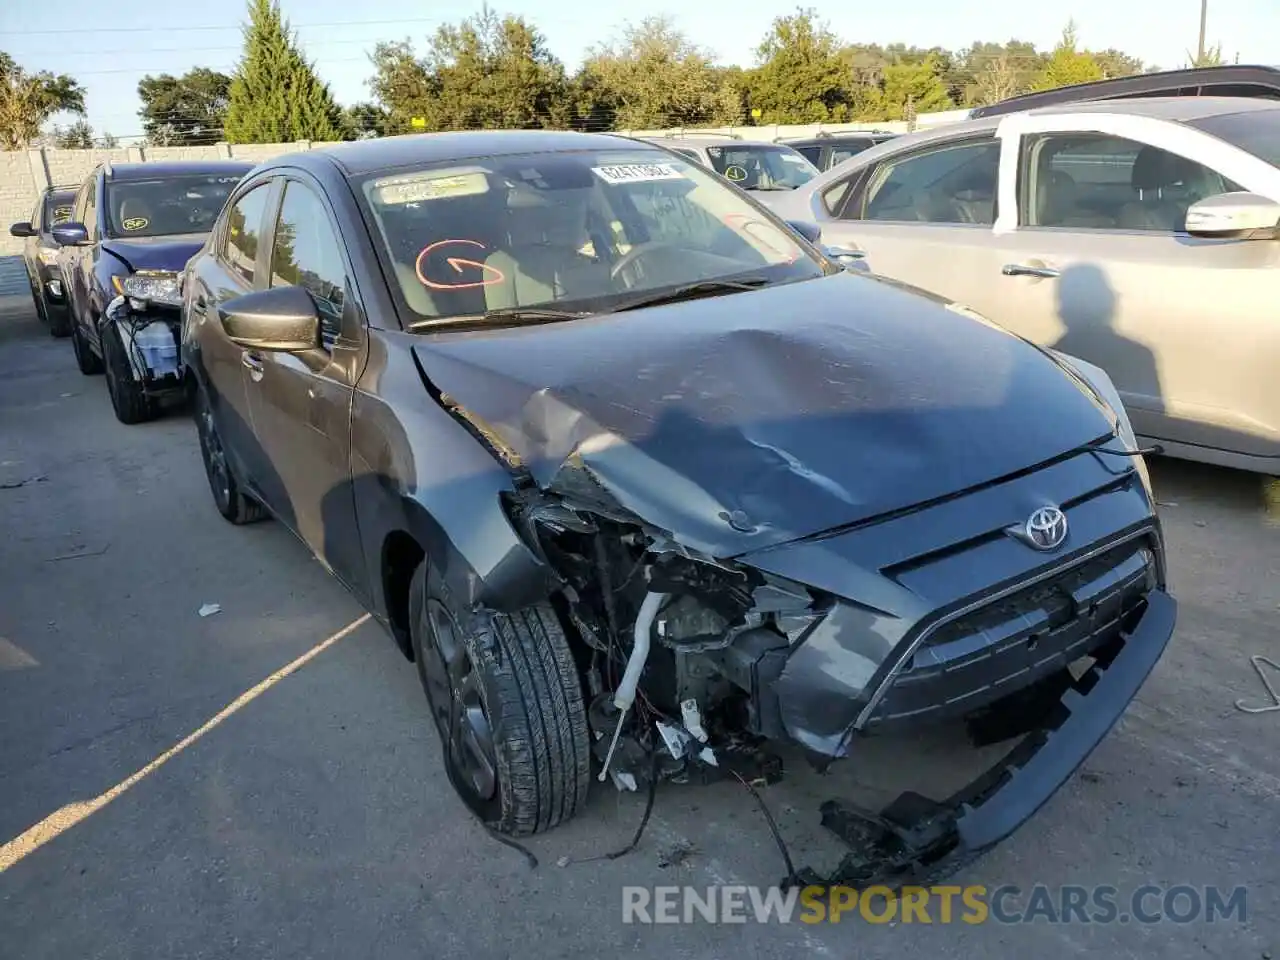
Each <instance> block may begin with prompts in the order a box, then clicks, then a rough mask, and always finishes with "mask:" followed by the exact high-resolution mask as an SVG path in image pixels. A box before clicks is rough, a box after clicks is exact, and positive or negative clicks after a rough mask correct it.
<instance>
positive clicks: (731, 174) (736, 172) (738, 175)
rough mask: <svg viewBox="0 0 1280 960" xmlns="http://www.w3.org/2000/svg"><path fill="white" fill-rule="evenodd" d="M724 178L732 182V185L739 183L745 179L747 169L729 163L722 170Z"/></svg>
mask: <svg viewBox="0 0 1280 960" xmlns="http://www.w3.org/2000/svg"><path fill="white" fill-rule="evenodd" d="M724 178H725V179H726V180H732V181H733V182H734V183H740V182H741V181H743V180H745V179H747V168H746V167H740V166H738V165H737V164H736V163H731V164H729V166H727V167H725V168H724Z"/></svg>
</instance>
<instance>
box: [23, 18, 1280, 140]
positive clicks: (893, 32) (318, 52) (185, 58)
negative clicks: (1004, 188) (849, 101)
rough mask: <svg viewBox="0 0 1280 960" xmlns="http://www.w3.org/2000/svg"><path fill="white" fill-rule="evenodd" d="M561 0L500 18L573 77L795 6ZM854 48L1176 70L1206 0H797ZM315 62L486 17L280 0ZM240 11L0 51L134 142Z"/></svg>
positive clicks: (356, 92)
mask: <svg viewBox="0 0 1280 960" xmlns="http://www.w3.org/2000/svg"><path fill="white" fill-rule="evenodd" d="M578 2H581V3H583V6H581V7H579V8H578V9H577V10H575V9H574V7H573V6H572V5H571V4H570V3H557V2H555V0H494V2H493V3H492V6H493V7H494V8H495V9H496V11H497V12H498V13H499V14H508V13H509V14H518V15H521V16H523V17H525V18H526V19H527V20H528V21H530V22H531V23H533V24H534V25H535V26H537V27H538V29H540V30H541V31H542V33H543V35H544V36H545V37H546V38H547V41H548V44H549V46H550V48H551V50H552V52H553V53H555V54H556V55H557V56H558V57H559V58H560V59H561V60H563V61H564V62H565V64H566V65H567V66H568V67H569V68H570V69H571V70H572V69H573V68H574V67H576V66H577V64H578V63H580V62H581V60H582V58H583V56H584V53H585V52H586V51H587V50H588V49H589V48H590V47H591V46H593V45H594V44H597V43H599V42H601V41H605V40H608V39H611V38H612V37H614V36H616V35H617V32H618V30H619V29H620V28H621V27H622V26H623V25H624V24H625V23H626V22H628V21H631V22H634V21H638V20H640V19H642V18H644V17H646V16H657V15H667V16H669V17H670V18H671V19H672V20H673V21H674V22H675V24H676V26H677V27H678V28H679V29H681V30H682V31H684V33H685V34H686V35H687V36H688V37H689V38H690V39H691V40H693V41H694V42H695V43H698V44H700V45H701V46H703V47H704V48H706V49H708V50H710V51H711V52H712V53H713V55H714V56H715V57H716V58H717V59H718V60H719V61H720V62H722V63H738V64H741V65H743V66H749V65H750V64H751V63H752V62H753V51H754V48H755V46H756V45H757V44H758V43H759V41H760V39H761V38H762V37H763V36H764V34H765V33H766V32H767V31H768V29H769V25H770V23H771V22H772V20H773V19H774V17H777V16H780V15H784V14H787V13H790V12H793V11H794V9H795V7H796V5H797V4H796V3H795V2H794V0H793V2H778V0H773V2H768V0H736V2H734V3H732V4H726V3H683V4H675V3H672V2H670V0H630V2H628V3H627V4H625V5H620V9H618V8H615V9H618V12H617V13H602V12H601V13H597V11H603V10H606V9H607V5H605V4H601V5H599V6H594V5H591V6H588V5H587V4H586V3H585V2H584V0H578ZM1208 4H1209V17H1208V29H1207V40H1208V43H1209V45H1210V46H1212V45H1214V44H1217V43H1221V44H1222V50H1223V54H1224V56H1225V57H1226V58H1227V59H1229V60H1231V59H1235V58H1236V56H1237V55H1238V56H1239V60H1240V62H1241V63H1266V64H1274V65H1280V0H1208ZM799 5H803V6H810V7H813V8H814V9H815V10H816V11H817V12H818V15H819V17H821V18H822V19H825V20H826V21H827V23H828V24H829V25H830V26H831V28H832V29H833V30H835V32H836V33H837V34H839V35H840V36H841V37H842V38H843V39H844V40H846V41H847V42H850V43H882V44H883V43H894V42H902V43H906V44H910V45H915V46H919V47H931V46H942V47H945V48H948V49H958V48H961V47H964V46H967V45H968V44H970V43H972V42H973V41H975V40H990V41H1005V40H1009V39H1019V40H1026V41H1030V42H1032V43H1035V44H1036V45H1037V47H1040V48H1042V49H1046V48H1049V47H1052V45H1053V43H1054V42H1055V40H1056V39H1057V38H1058V36H1059V35H1060V34H1061V32H1062V28H1063V26H1064V25H1065V22H1066V21H1067V20H1068V19H1069V18H1074V20H1075V22H1076V26H1077V30H1078V33H1079V37H1080V41H1081V44H1082V45H1083V46H1085V47H1089V48H1092V49H1104V48H1107V47H1115V48H1117V49H1120V50H1123V51H1125V52H1126V53H1129V54H1132V55H1134V56H1137V57H1140V58H1141V59H1143V60H1144V61H1146V62H1148V63H1152V64H1156V65H1158V66H1161V67H1166V68H1172V67H1177V66H1181V65H1182V64H1183V63H1184V62H1185V60H1186V57H1187V51H1188V50H1190V49H1194V47H1195V45H1196V39H1197V34H1198V31H1199V25H1200V0H1068V2H1067V3H1065V4H1057V3H1052V2H1048V3H1038V4H1037V3H1028V2H1027V0H981V2H976V3H961V2H957V0H897V2H890V3H877V2H874V0H872V2H865V0H864V2H859V3H850V2H848V0H845V2H835V0H801V2H800V4H799ZM281 8H282V9H283V11H284V13H285V16H286V17H287V18H288V19H289V21H290V23H291V24H292V26H293V27H294V28H295V29H296V32H297V35H298V38H299V40H300V41H301V43H302V46H303V48H304V50H305V52H306V54H307V56H308V57H309V58H310V59H311V60H312V61H313V62H314V63H315V65H316V67H317V69H318V71H319V73H320V74H321V76H322V77H323V78H324V79H325V80H327V81H328V82H329V84H330V86H331V88H332V89H333V92H334V94H335V96H336V97H337V98H338V100H339V101H341V102H342V103H344V104H345V103H353V102H355V101H357V100H362V99H368V96H369V94H368V88H367V86H366V81H367V80H368V77H369V74H370V67H369V61H368V57H367V52H368V51H369V50H371V49H372V48H373V45H374V44H375V43H377V42H378V41H380V40H402V39H408V40H411V41H414V42H415V43H416V45H417V46H418V47H419V48H421V47H422V46H424V42H425V39H426V38H427V37H428V36H429V35H430V34H431V33H433V32H434V30H435V29H436V27H438V26H439V25H440V24H442V23H448V22H457V21H459V20H461V19H463V18H464V17H467V16H470V15H472V14H474V13H477V12H479V10H480V9H481V4H480V3H479V2H475V3H463V2H457V0H435V2H432V3H426V2H423V0H358V2H351V0H281ZM244 19H245V6H244V4H243V3H242V2H240V0H205V2H204V3H198V4H197V3H181V2H180V0H123V2H104V0H55V2H50V0H45V2H36V0H0V50H4V51H5V52H7V53H8V54H9V55H10V56H12V57H13V58H14V59H15V60H16V61H17V62H18V64H19V65H20V66H22V67H24V68H26V69H28V70H53V71H55V72H58V73H69V74H71V75H73V76H74V77H76V78H77V79H79V80H80V82H81V84H83V85H84V87H85V88H86V90H87V91H88V96H87V98H86V106H87V108H88V119H89V122H90V124H92V126H93V127H94V129H95V131H97V132H98V133H99V135H100V134H101V133H102V132H103V131H109V132H111V133H112V134H114V135H116V136H118V137H121V138H125V137H131V136H135V135H140V134H141V132H142V124H141V121H140V120H139V119H138V116H137V111H138V106H139V104H138V98H137V84H138V80H139V79H141V78H142V77H143V76H144V75H146V74H148V73H152V74H156V73H172V74H175V75H177V74H182V73H185V72H186V71H187V70H188V69H190V68H191V67H195V66H206V67H212V68H214V69H219V70H223V71H225V72H230V71H231V69H232V68H233V67H234V65H235V63H236V60H237V59H238V57H239V54H240V42H241V25H242V23H243V21H244Z"/></svg>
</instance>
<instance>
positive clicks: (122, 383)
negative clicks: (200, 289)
mask: <svg viewBox="0 0 1280 960" xmlns="http://www.w3.org/2000/svg"><path fill="white" fill-rule="evenodd" d="M252 168H253V164H251V163H245V162H236V161H189V162H173V163H126V164H111V163H106V164H102V165H101V166H99V167H97V168H96V169H94V171H93V172H92V173H91V174H89V176H88V178H87V179H86V180H85V181H84V183H83V184H82V185H81V186H80V189H79V190H78V191H77V193H76V195H75V199H74V202H73V209H72V212H71V216H70V218H69V220H68V221H67V222H65V223H62V224H59V225H58V226H56V227H54V229H53V237H54V239H55V240H56V241H57V243H58V244H59V246H60V248H61V249H60V252H59V254H58V270H59V274H60V276H61V279H62V284H63V287H64V289H65V290H66V293H67V298H68V301H69V303H68V306H69V312H70V316H71V345H72V347H73V349H74V351H75V357H76V364H77V366H78V367H79V368H80V372H81V373H84V374H94V373H100V372H102V371H103V370H104V369H105V371H106V375H107V389H108V392H109V394H110V396H111V405H112V407H113V409H114V410H115V413H116V416H117V417H118V418H119V419H120V421H121V422H123V423H139V422H141V421H143V420H147V419H150V418H151V417H153V416H154V415H155V414H156V413H157V412H158V411H159V409H160V408H161V406H162V405H163V403H164V402H166V401H167V400H169V399H171V398H174V397H180V396H182V395H183V393H184V390H185V385H186V380H185V376H184V371H183V369H182V365H181V362H180V357H179V351H178V340H177V334H178V318H179V313H178V307H179V305H180V304H181V300H180V297H179V293H178V277H179V275H180V273H181V271H182V268H183V267H184V266H185V265H186V262H187V260H189V259H190V258H191V256H192V254H194V253H195V252H196V251H197V250H199V249H200V246H201V245H202V244H203V243H204V241H205V237H206V236H207V235H208V232H209V230H210V228H211V227H212V226H213V223H214V221H215V220H216V219H217V217H218V213H219V211H221V209H222V205H223V203H225V202H226V199H227V196H228V195H229V194H230V193H231V191H232V189H234V187H235V185H236V184H237V183H239V182H240V178H241V177H243V176H244V175H245V174H246V173H247V172H248V171H249V170H251V169H252Z"/></svg>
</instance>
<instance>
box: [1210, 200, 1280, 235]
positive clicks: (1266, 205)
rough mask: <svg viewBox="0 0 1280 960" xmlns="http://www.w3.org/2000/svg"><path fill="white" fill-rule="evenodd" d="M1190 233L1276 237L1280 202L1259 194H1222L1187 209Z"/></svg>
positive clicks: (1279, 228)
mask: <svg viewBox="0 0 1280 960" xmlns="http://www.w3.org/2000/svg"><path fill="white" fill-rule="evenodd" d="M1187 233H1189V234H1191V236H1193V237H1207V238H1213V239H1219V240H1274V239H1276V237H1277V236H1280V203H1276V201H1274V200H1271V199H1269V198H1267V197H1264V196H1261V195H1259V194H1256V193H1247V192H1245V191H1238V192H1234V193H1220V194H1218V195H1217V196H1213V197H1205V198H1204V199H1203V200H1198V201H1197V202H1195V203H1193V204H1192V205H1191V206H1190V207H1189V208H1188V209H1187Z"/></svg>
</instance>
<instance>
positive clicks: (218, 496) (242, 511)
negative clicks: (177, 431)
mask: <svg viewBox="0 0 1280 960" xmlns="http://www.w3.org/2000/svg"><path fill="white" fill-rule="evenodd" d="M195 389H196V411H195V420H196V433H197V434H198V435H199V437H200V456H201V458H202V459H203V460H204V472H205V476H206V477H208V478H209V490H210V492H211V493H212V494H213V504H214V506H215V507H217V508H218V512H219V513H220V514H222V517H223V519H224V520H226V521H227V522H228V523H234V524H236V525H237V526H240V525H242V524H246V523H256V522H257V521H259V520H263V519H266V516H267V511H266V510H265V509H264V508H263V506H262V504H260V503H258V501H257V500H254V499H253V498H252V497H250V496H249V495H248V494H247V493H244V492H242V491H241V490H240V484H239V483H238V482H236V478H235V474H234V472H233V471H232V469H231V463H230V461H229V460H228V459H227V452H226V450H225V449H224V448H223V446H222V437H221V436H220V435H219V434H218V427H217V425H216V424H215V423H214V422H213V409H212V407H210V405H209V397H208V395H207V394H206V393H205V392H204V390H203V389H201V388H200V387H196V388H195Z"/></svg>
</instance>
